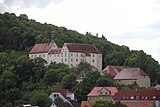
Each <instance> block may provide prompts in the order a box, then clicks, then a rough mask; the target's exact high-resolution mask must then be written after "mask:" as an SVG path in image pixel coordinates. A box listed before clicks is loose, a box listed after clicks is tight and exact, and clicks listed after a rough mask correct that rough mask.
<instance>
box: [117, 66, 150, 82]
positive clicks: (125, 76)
mask: <svg viewBox="0 0 160 107" xmlns="http://www.w3.org/2000/svg"><path fill="white" fill-rule="evenodd" d="M139 76H147V74H146V73H145V72H144V71H142V70H141V69H140V68H125V69H123V70H122V71H121V72H119V73H118V74H117V75H116V76H115V77H114V79H116V80H130V79H131V80H132V79H133V80H135V79H137V78H138V77H139Z"/></svg>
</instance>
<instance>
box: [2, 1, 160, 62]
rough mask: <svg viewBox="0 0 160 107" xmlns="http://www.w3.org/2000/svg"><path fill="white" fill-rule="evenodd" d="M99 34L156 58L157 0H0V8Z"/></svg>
mask: <svg viewBox="0 0 160 107" xmlns="http://www.w3.org/2000/svg"><path fill="white" fill-rule="evenodd" d="M6 11H8V12H13V13H16V15H18V16H19V14H22V13H24V14H27V15H28V17H29V19H35V20H36V21H38V22H42V23H44V22H46V23H50V24H54V25H56V26H64V27H66V28H68V29H71V30H76V31H78V32H80V33H83V34H85V33H86V32H91V33H92V34H94V35H95V34H96V33H98V34H99V36H101V35H102V34H103V35H104V36H106V38H107V39H108V40H109V41H111V42H113V43H116V44H119V45H126V46H128V47H129V48H130V49H132V50H144V52H146V53H147V54H150V55H152V57H153V58H155V59H156V60H157V61H159V62H160V0H0V12H1V13H4V12H6Z"/></svg>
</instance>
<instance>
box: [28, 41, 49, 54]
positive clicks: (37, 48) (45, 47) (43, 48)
mask: <svg viewBox="0 0 160 107" xmlns="http://www.w3.org/2000/svg"><path fill="white" fill-rule="evenodd" d="M50 49H51V45H50V44H49V43H42V44H35V45H34V47H33V48H32V50H31V51H30V54H35V53H47V52H48V51H49V50H50Z"/></svg>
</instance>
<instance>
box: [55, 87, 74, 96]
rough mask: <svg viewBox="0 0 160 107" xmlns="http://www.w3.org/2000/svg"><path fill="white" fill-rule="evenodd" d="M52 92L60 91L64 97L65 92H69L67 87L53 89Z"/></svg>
mask: <svg viewBox="0 0 160 107" xmlns="http://www.w3.org/2000/svg"><path fill="white" fill-rule="evenodd" d="M53 92H58V93H61V94H62V95H63V97H65V98H66V94H67V93H71V92H70V91H69V90H68V89H62V88H58V89H55V90H54V91H53Z"/></svg>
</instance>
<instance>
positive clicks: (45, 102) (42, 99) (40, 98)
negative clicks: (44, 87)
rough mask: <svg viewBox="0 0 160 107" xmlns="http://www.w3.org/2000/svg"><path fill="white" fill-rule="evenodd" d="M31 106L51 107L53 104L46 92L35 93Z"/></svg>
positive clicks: (31, 99)
mask: <svg viewBox="0 0 160 107" xmlns="http://www.w3.org/2000/svg"><path fill="white" fill-rule="evenodd" d="M29 101H30V104H31V105H36V106H39V107H49V106H50V105H51V104H52V100H51V99H50V98H49V96H48V95H47V94H45V93H44V92H37V93H34V94H33V95H32V96H31V98H30V99H29Z"/></svg>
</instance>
